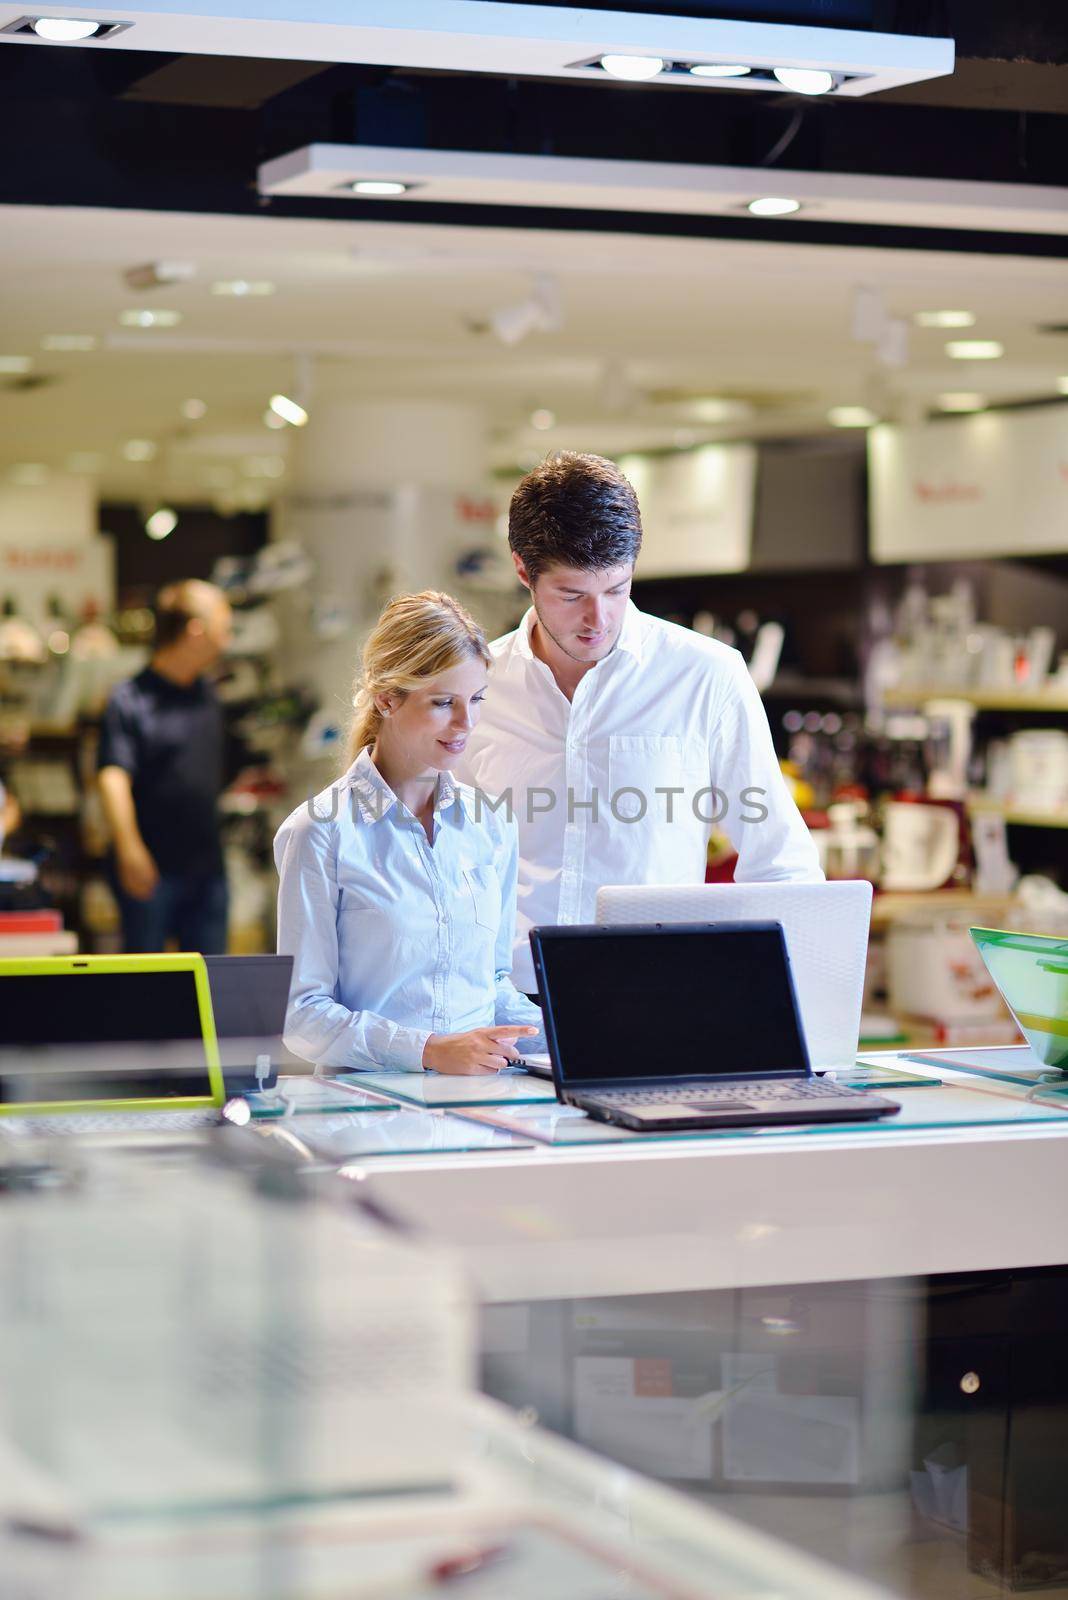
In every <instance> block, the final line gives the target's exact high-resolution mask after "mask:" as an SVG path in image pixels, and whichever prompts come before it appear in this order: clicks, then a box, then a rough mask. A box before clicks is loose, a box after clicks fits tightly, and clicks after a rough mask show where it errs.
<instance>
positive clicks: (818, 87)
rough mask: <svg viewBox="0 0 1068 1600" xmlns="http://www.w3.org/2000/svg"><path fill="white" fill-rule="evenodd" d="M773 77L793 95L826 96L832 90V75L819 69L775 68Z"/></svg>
mask: <svg viewBox="0 0 1068 1600" xmlns="http://www.w3.org/2000/svg"><path fill="white" fill-rule="evenodd" d="M775 77H776V78H777V79H778V81H779V83H781V84H782V86H783V88H784V89H790V90H792V91H793V93H794V94H826V93H827V91H828V90H829V89H833V88H834V73H833V72H825V71H823V69H822V68H819V67H776V68H775Z"/></svg>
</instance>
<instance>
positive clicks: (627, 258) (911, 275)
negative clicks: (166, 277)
mask: <svg viewBox="0 0 1068 1600" xmlns="http://www.w3.org/2000/svg"><path fill="white" fill-rule="evenodd" d="M162 259H179V260H184V261H189V262H192V263H194V265H195V269H196V270H195V272H194V275H193V276H192V277H191V278H189V279H188V280H186V281H183V282H180V283H177V284H174V285H170V286H167V287H161V288H156V289H153V290H149V291H136V290H131V289H129V288H128V287H127V286H126V284H125V283H124V281H123V276H122V274H123V272H124V271H125V270H127V269H128V268H130V267H133V266H137V265H139V264H141V263H144V262H146V261H150V260H162ZM538 273H548V274H551V275H552V276H553V278H554V279H555V280H556V282H557V284H558V286H559V291H560V296H561V300H562V305H563V313H564V315H563V323H562V326H561V327H560V329H559V331H557V332H553V333H543V332H535V333H532V334H530V335H529V336H528V337H527V338H526V339H524V340H523V341H522V342H521V343H519V344H517V345H515V346H511V347H507V346H505V345H503V344H501V343H500V342H499V340H498V339H496V338H495V337H494V335H493V334H492V333H491V332H489V331H486V329H485V323H486V319H487V317H488V316H489V314H490V313H491V312H492V311H493V310H495V309H498V308H500V307H502V306H504V305H507V304H511V303H515V302H517V301H519V300H522V299H523V298H524V297H525V296H526V294H527V293H528V292H529V289H530V286H531V282H532V278H533V276H534V275H535V274H538ZM233 278H245V279H267V280H270V281H272V282H273V283H274V284H275V285H276V292H275V293H274V294H273V295H270V296H269V297H265V298H252V297H248V298H244V299H233V298H223V297H219V296H216V295H213V294H212V293H211V284H212V282H213V281H214V280H216V279H233ZM859 286H866V287H869V288H875V289H878V290H879V291H880V292H881V293H882V295H883V296H884V298H885V301H886V303H887V305H888V307H889V309H890V311H891V312H892V313H894V314H896V315H900V316H905V317H909V316H911V314H912V313H914V312H916V311H920V310H930V309H942V308H952V309H967V310H970V311H972V312H974V313H975V315H976V318H977V321H976V325H975V327H974V328H973V329H971V330H967V332H966V335H965V336H969V337H981V338H993V339H998V340H1000V341H1001V342H1002V343H1003V344H1004V347H1005V355H1004V358H1003V359H1001V360H998V361H988V362H962V361H953V360H950V359H949V358H948V356H947V355H946V354H945V350H944V345H945V343H946V340H947V339H949V338H953V337H954V336H955V335H954V334H953V333H944V332H940V331H938V330H927V329H920V328H913V329H912V332H911V335H910V348H909V359H908V363H907V365H906V366H905V367H903V368H901V369H888V368H883V367H880V365H879V363H878V361H877V359H876V357H875V354H874V350H873V347H872V346H871V345H869V344H859V343H856V342H855V341H854V340H853V338H852V337H851V320H852V300H853V293H854V291H855V289H856V288H857V287H859ZM1066 287H1068V274H1066V270H1065V263H1064V261H1063V260H1057V259H1048V260H1046V259H1041V258H1022V257H1010V256H987V255H978V254H967V255H964V254H952V253H949V252H946V253H939V252H930V251H916V250H891V249H879V250H875V249H862V250H860V249H844V248H841V247H837V246H824V245H799V244H791V243H784V244H765V243H759V244H758V243H749V242H745V241H735V240H730V241H725V240H689V239H680V238H660V237H651V236H642V235H632V234H627V235H611V234H602V233H581V232H567V233H550V232H544V231H542V232H538V231H535V230H532V229H531V230H527V229H505V228H477V229H472V228H441V227H435V226H432V225H425V224H414V223H363V222H359V223H357V222H348V221H345V220H343V219H339V220H336V221H334V220H329V221H325V220H295V219H282V218H277V217H262V218H261V217H229V216H191V215H182V214H177V213H151V212H135V211H102V210H88V209H87V210H73V209H60V208H48V207H22V208H0V307H2V310H0V356H19V355H22V356H28V357H31V358H32V361H33V369H32V370H33V372H35V373H37V374H41V375H44V376H47V377H49V378H54V379H55V380H56V381H55V382H51V383H47V384H44V385H42V386H40V387H38V388H35V389H24V390H21V391H16V390H15V389H14V388H12V387H11V385H12V383H13V382H15V381H17V380H12V379H11V378H9V377H4V376H3V375H0V473H2V474H5V475H8V474H10V473H11V471H12V469H14V470H15V471H16V474H18V472H19V469H20V468H21V469H25V467H26V465H27V464H39V465H40V466H42V467H44V468H46V469H48V470H49V471H51V472H61V471H62V470H64V467H65V466H66V465H67V464H68V462H69V458H70V457H71V456H72V454H74V453H76V452H81V453H86V452H88V453H93V454H96V455H97V456H98V457H99V463H98V465H97V466H95V467H92V468H90V467H89V465H88V464H85V470H92V471H93V472H94V474H95V475H97V476H98V477H99V481H100V484H101V487H102V490H103V492H104V493H105V494H106V495H107V496H109V497H121V498H129V499H143V498H150V497H154V496H156V495H161V494H162V495H166V496H167V497H169V498H174V499H177V500H187V501H188V500H204V499H211V498H219V497H222V498H224V499H226V500H227V501H228V502H230V503H233V501H234V500H235V499H243V501H244V503H247V504H252V503H254V502H255V501H256V500H257V499H258V498H261V497H262V496H264V495H269V494H272V493H274V492H276V491H277V489H278V488H279V487H280V486H283V485H284V483H285V478H284V476H281V477H277V478H272V477H266V476H264V472H265V470H266V471H272V470H277V468H275V467H272V466H270V465H268V467H267V468H266V469H265V468H264V466H263V461H262V460H261V459H260V458H271V457H278V456H284V453H285V448H286V440H287V436H288V435H287V433H275V432H271V431H269V430H268V429H267V428H266V427H264V425H263V423H262V414H263V410H264V406H265V403H266V400H267V397H268V396H269V395H270V394H271V393H272V392H274V391H276V390H279V389H281V390H290V391H291V390H292V388H293V385H294V382H295V378H294V371H295V365H296V358H297V357H298V356H299V355H300V354H301V353H306V354H308V355H310V356H311V357H312V359H313V400H312V405H311V410H312V416H313V424H314V409H315V406H316V405H323V404H326V403H328V401H329V399H330V397H331V396H332V395H338V396H340V395H344V396H347V397H353V398H372V399H373V398H374V397H376V396H382V395H389V396H393V397H411V398H418V397H434V398H438V399H447V398H450V397H451V398H455V399H457V400H462V401H465V402H475V403H476V404H478V405H480V406H481V407H482V408H483V409H484V412H485V415H486V419H487V431H488V435H489V438H490V442H491V450H492V456H493V459H494V460H495V461H498V462H501V463H505V462H514V461H516V460H521V459H522V458H523V457H524V456H530V455H532V454H540V453H542V452H543V451H544V450H545V449H546V448H548V447H551V446H553V445H556V444H567V445H570V446H572V447H575V448H586V449H595V450H596V449H600V450H604V451H613V450H622V449H634V448H641V447H642V446H647V447H653V446H670V445H672V444H684V443H696V442H697V441H698V439H703V438H716V437H725V436H738V435H739V434H741V435H743V436H766V435H796V434H799V433H805V432H815V431H819V430H820V429H822V428H824V427H825V426H826V422H825V414H826V411H827V409H828V407H830V406H833V405H842V404H850V403H853V404H857V403H867V404H869V405H871V406H874V407H875V408H876V409H878V410H879V411H880V412H881V413H882V414H884V415H899V416H900V415H909V414H913V415H915V414H919V413H921V412H922V411H923V410H924V409H925V408H926V407H927V406H928V405H930V404H933V402H934V400H935V397H936V396H937V395H938V394H939V393H940V392H942V391H945V390H963V389H976V390H980V391H982V392H984V393H985V394H987V395H988V396H989V397H990V398H991V399H993V400H997V399H1003V400H1009V399H1020V398H1038V397H1042V396H1053V395H1054V394H1056V392H1057V379H1058V378H1059V377H1061V376H1066V375H1068V339H1066V338H1065V337H1063V336H1057V335H1053V334H1041V333H1039V332H1038V331H1037V326H1038V325H1039V324H1042V323H1047V322H1057V323H1063V322H1065V321H1066V320H1068V311H1066V299H1068V295H1066ZM159 307H164V308H166V309H171V310H175V311H179V312H181V314H182V321H181V324H180V325H179V326H178V327H176V328H173V329H170V330H160V329H153V330H145V331H140V330H136V329H128V328H124V327H122V326H120V324H119V320H118V319H119V314H120V312H121V311H122V310H124V309H127V308H148V309H155V308H159ZM54 334H85V335H92V336H94V337H95V338H96V339H97V340H98V346H97V348H96V349H95V350H93V351H91V352H88V353H82V352H69V353H67V352H63V353H59V352H50V351H46V350H45V349H43V348H42V341H43V340H44V339H45V338H46V337H48V336H49V335H54ZM956 336H958V337H959V336H960V335H956ZM664 391H667V392H668V394H667V395H666V396H665V394H664V393H663V392H664ZM673 392H677V393H676V398H675V399H674V400H672V399H671V394H672V393H673ZM685 396H692V397H700V396H705V397H710V396H726V397H738V398H740V399H742V400H744V401H747V402H749V404H750V405H751V407H752V410H751V414H750V416H749V419H748V420H747V421H745V422H744V423H742V424H735V425H733V426H732V427H730V428H726V429H725V428H722V427H720V428H716V427H713V426H709V425H706V424H704V423H702V422H701V420H700V419H699V418H695V417H694V416H693V415H692V414H691V413H690V411H689V410H688V408H687V406H686V405H685V404H684V397H685ZM193 397H196V398H198V399H201V400H203V401H204V402H205V403H206V405H207V407H208V410H207V414H206V416H205V417H204V419H203V420H202V421H200V422H196V423H190V422H186V421H184V420H183V418H182V416H181V409H180V408H181V405H182V402H183V401H185V400H187V399H189V398H193ZM536 407H546V408H549V409H551V410H552V411H553V412H554V413H555V414H556V417H557V426H556V427H555V428H554V429H552V430H550V431H547V432H537V431H535V430H533V429H532V428H531V427H530V426H529V424H528V421H527V419H528V418H529V415H530V413H531V411H532V410H533V409H534V408H536ZM130 439H149V440H151V441H154V442H155V443H156V444H157V446H158V454H157V456H156V459H155V460H154V461H152V462H148V463H131V462H128V461H126V460H125V459H124V457H123V453H122V452H123V445H124V443H125V442H126V441H128V440H130ZM22 475H23V476H24V475H25V473H24V470H23V472H22Z"/></svg>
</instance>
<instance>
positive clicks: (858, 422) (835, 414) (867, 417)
mask: <svg viewBox="0 0 1068 1600" xmlns="http://www.w3.org/2000/svg"><path fill="white" fill-rule="evenodd" d="M878 420H879V419H878V417H877V416H876V415H875V412H874V411H869V410H868V408H867V406H832V407H831V409H830V410H829V411H828V413H827V421H828V422H829V423H830V424H831V427H832V428H870V427H872V426H874V424H875V423H876V422H878Z"/></svg>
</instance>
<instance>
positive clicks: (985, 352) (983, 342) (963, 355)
mask: <svg viewBox="0 0 1068 1600" xmlns="http://www.w3.org/2000/svg"><path fill="white" fill-rule="evenodd" d="M1004 354H1005V346H1004V345H1003V344H999V343H998V341H997V339H950V341H949V343H948V344H947V345H946V355H947V356H951V357H952V359H953V360H954V361H996V360H997V359H998V357H999V356H1003V355H1004Z"/></svg>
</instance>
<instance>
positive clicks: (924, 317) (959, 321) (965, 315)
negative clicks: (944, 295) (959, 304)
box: [912, 311, 975, 328]
mask: <svg viewBox="0 0 1068 1600" xmlns="http://www.w3.org/2000/svg"><path fill="white" fill-rule="evenodd" d="M912 320H913V322H915V324H916V326H917V327H919V328H974V326H975V314H974V312H972V311H917V313H916V315H915V316H914V317H913V319H912Z"/></svg>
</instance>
